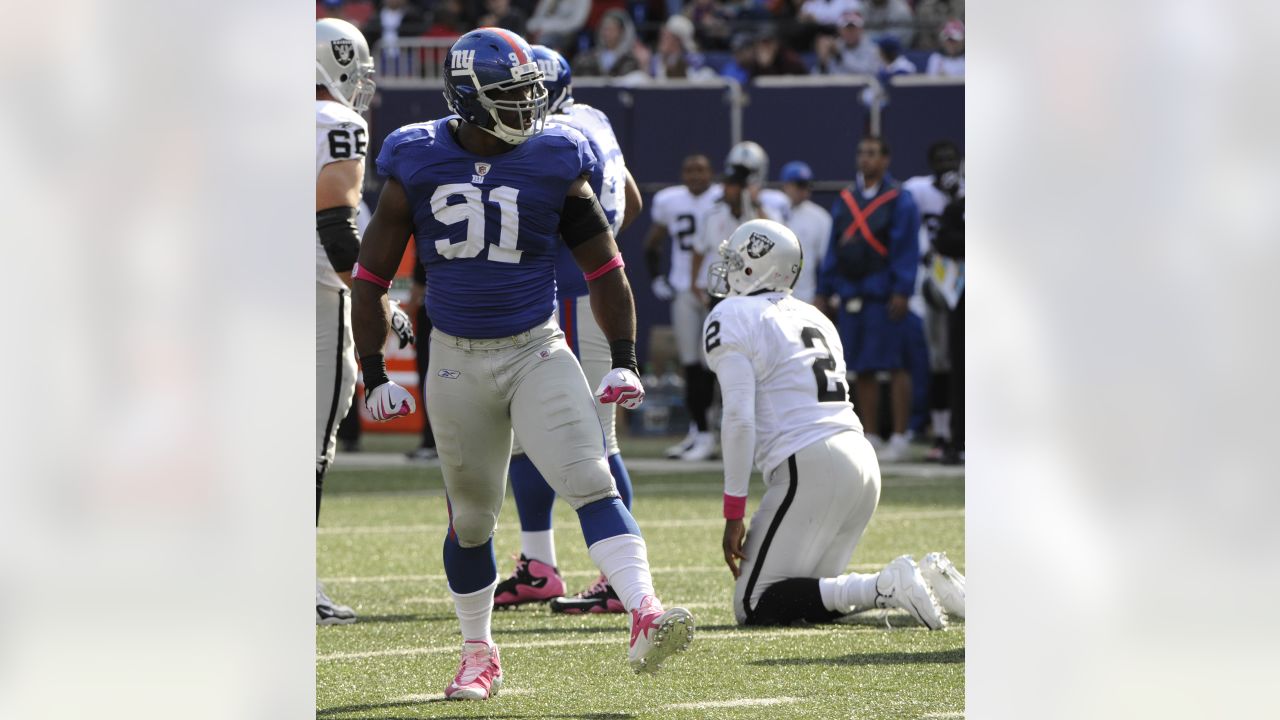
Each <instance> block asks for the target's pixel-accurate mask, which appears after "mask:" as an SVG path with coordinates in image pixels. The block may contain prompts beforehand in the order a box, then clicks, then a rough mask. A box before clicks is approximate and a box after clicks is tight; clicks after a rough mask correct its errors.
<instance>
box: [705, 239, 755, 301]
mask: <svg viewBox="0 0 1280 720" xmlns="http://www.w3.org/2000/svg"><path fill="white" fill-rule="evenodd" d="M745 267H746V262H745V261H743V259H742V253H740V252H738V251H737V250H734V249H733V248H731V247H729V241H728V240H725V241H723V242H721V243H720V260H719V261H718V262H713V263H711V267H710V268H708V269H707V292H708V293H710V294H711V296H712V297H718V298H722V297H728V296H729V294H730V293H732V292H733V285H732V283H730V282H729V273H739V272H742V270H743V268H745Z"/></svg>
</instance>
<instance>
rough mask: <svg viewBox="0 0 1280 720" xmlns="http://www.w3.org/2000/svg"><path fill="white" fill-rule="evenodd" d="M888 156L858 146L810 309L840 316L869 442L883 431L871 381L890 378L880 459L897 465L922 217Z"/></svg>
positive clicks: (868, 144)
mask: <svg viewBox="0 0 1280 720" xmlns="http://www.w3.org/2000/svg"><path fill="white" fill-rule="evenodd" d="M889 158H890V155H889V146H888V145H887V144H885V142H884V140H882V139H880V138H876V137H868V138H866V139H864V140H863V141H862V142H861V143H859V144H858V176H857V179H856V180H855V181H854V184H853V185H851V186H850V187H847V188H845V189H844V190H841V191H840V196H839V197H838V198H837V199H836V201H835V204H834V205H833V206H832V209H831V217H832V226H831V242H830V244H829V245H828V246H827V256H826V258H824V260H823V262H822V266H821V268H820V269H819V270H818V298H817V299H816V300H815V302H814V304H815V305H817V306H818V307H819V308H822V309H823V310H824V311H826V312H830V311H831V310H832V309H833V308H835V309H836V310H837V327H838V328H839V331H840V336H841V339H842V340H843V342H844V347H845V362H846V364H847V365H848V367H849V369H850V370H852V371H853V372H855V373H857V376H858V377H857V382H856V391H855V400H856V402H855V404H854V407H855V408H856V409H857V411H858V416H859V417H860V418H861V419H862V424H863V426H864V427H865V429H866V434H867V437H868V439H871V440H872V442H873V444H874V443H875V442H876V440H875V438H876V436H877V434H879V433H880V422H879V411H880V383H879V380H878V379H877V377H876V376H877V375H878V374H879V373H881V372H888V373H889V374H890V382H891V385H890V388H891V390H890V397H891V400H892V403H891V411H892V413H891V414H892V417H893V428H892V435H891V436H890V439H889V444H888V446H887V447H886V448H884V450H883V451H881V455H882V456H884V459H901V457H902V456H903V454H905V452H906V449H907V436H906V432H907V422H908V420H909V419H910V414H911V375H910V374H909V373H908V371H907V358H908V353H909V352H910V350H909V349H908V343H909V342H910V339H911V331H912V329H913V327H914V324H918V323H920V318H919V317H917V316H916V315H914V314H912V313H911V311H910V309H909V308H908V307H907V301H908V299H909V298H910V297H911V294H912V293H913V292H914V291H915V283H916V271H917V268H918V267H919V265H920V245H919V242H918V240H917V235H918V234H919V232H920V219H919V216H918V214H917V212H916V207H915V203H914V201H913V200H912V199H911V194H910V193H906V192H902V189H901V187H900V186H899V185H898V183H897V181H895V180H894V179H893V178H892V177H890V176H889V173H888V171H889ZM833 298H835V300H833ZM877 449H879V448H877Z"/></svg>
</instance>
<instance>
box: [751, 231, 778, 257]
mask: <svg viewBox="0 0 1280 720" xmlns="http://www.w3.org/2000/svg"><path fill="white" fill-rule="evenodd" d="M772 249H773V241H772V240H770V239H769V238H768V237H767V236H765V235H761V234H760V233H751V237H749V238H747V254H748V255H750V256H751V257H752V259H755V260H759V259H760V258H761V257H764V255H765V254H766V253H768V252H769V251H770V250H772Z"/></svg>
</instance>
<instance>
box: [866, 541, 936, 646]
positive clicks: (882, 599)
mask: <svg viewBox="0 0 1280 720" xmlns="http://www.w3.org/2000/svg"><path fill="white" fill-rule="evenodd" d="M876 607H878V608H899V609H901V610H906V611H907V612H909V613H911V617H913V618H915V619H916V620H917V621H919V622H920V624H921V625H924V626H925V627H927V628H929V629H930V630H941V629H942V628H944V627H946V626H947V620H946V618H945V617H943V615H942V608H941V607H939V606H938V599H937V598H935V597H934V596H933V591H932V590H930V589H929V584H928V583H926V582H925V580H924V576H923V575H921V574H920V568H919V567H917V566H916V562H915V560H912V559H911V556H910V555H903V556H902V557H900V558H897V559H895V560H894V561H893V562H891V563H889V564H888V565H885V566H884V569H883V570H881V571H880V575H879V577H877V578H876Z"/></svg>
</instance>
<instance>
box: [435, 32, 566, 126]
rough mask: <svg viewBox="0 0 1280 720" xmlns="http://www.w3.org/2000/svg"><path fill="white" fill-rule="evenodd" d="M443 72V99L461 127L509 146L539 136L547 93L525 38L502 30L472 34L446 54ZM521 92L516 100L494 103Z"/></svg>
mask: <svg viewBox="0 0 1280 720" xmlns="http://www.w3.org/2000/svg"><path fill="white" fill-rule="evenodd" d="M444 70H445V73H444V76H445V84H444V99H445V101H446V102H447V103H449V109H450V110H451V111H453V112H454V113H457V114H458V115H459V116H460V117H461V118H462V119H463V120H465V121H466V122H469V123H471V124H472V125H475V126H476V127H478V128H480V129H481V130H484V131H485V132H487V133H489V134H490V135H493V136H494V137H496V138H498V139H499V140H502V141H504V142H508V143H511V144H512V145H519V144H520V143H522V142H524V141H525V140H528V139H529V138H531V137H533V136H534V135H537V134H538V133H540V132H542V128H543V125H544V124H545V123H546V118H547V89H546V88H544V87H543V86H542V70H540V69H539V67H538V63H537V61H535V60H534V56H533V50H532V49H531V48H530V47H529V43H527V42H525V40H524V38H522V37H520V36H519V35H517V34H515V33H513V32H511V31H510V30H503V29H502V28H479V29H477V30H472V31H471V32H469V33H467V34H466V35H463V36H462V37H460V38H458V41H457V42H455V43H454V44H453V47H452V48H450V49H449V57H448V59H447V61H446V64H445V68H444ZM525 88H528V91H527V92H524V93H521V94H520V97H519V98H516V99H513V98H502V99H499V98H497V97H494V96H495V95H498V94H499V93H507V92H509V91H512V90H524V89H525ZM504 115H505V116H506V120H505V121H504V119H503V116H504Z"/></svg>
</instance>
